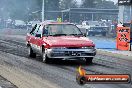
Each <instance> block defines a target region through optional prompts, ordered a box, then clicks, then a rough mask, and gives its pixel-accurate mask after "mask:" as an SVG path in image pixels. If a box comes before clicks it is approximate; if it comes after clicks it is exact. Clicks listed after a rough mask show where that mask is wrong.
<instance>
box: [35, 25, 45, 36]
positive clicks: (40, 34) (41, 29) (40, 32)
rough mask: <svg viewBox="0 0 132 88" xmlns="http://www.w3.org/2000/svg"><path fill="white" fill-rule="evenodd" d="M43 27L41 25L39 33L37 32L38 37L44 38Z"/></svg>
mask: <svg viewBox="0 0 132 88" xmlns="http://www.w3.org/2000/svg"><path fill="white" fill-rule="evenodd" d="M42 32H43V27H42V26H41V25H39V28H38V31H37V32H36V37H42Z"/></svg>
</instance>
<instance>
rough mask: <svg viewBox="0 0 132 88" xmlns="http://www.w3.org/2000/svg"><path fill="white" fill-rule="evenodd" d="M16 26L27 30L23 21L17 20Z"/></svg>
mask: <svg viewBox="0 0 132 88" xmlns="http://www.w3.org/2000/svg"><path fill="white" fill-rule="evenodd" d="M14 25H15V28H22V29H23V28H26V23H25V22H24V21H22V20H15V22H14Z"/></svg>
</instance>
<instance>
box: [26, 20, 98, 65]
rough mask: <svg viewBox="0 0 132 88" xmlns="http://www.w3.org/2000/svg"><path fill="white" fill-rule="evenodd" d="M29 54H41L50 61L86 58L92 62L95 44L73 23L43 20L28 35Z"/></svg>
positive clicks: (47, 61) (43, 58)
mask: <svg viewBox="0 0 132 88" xmlns="http://www.w3.org/2000/svg"><path fill="white" fill-rule="evenodd" d="M26 42H27V47H28V51H29V52H28V54H29V56H30V57H35V56H36V54H40V55H41V57H42V61H43V62H46V63H49V62H52V61H53V60H58V59H61V60H62V59H64V60H66V59H85V60H86V63H87V64H88V63H92V60H93V57H94V56H95V55H96V49H95V44H94V43H93V41H92V40H90V39H88V38H87V37H85V36H84V35H83V34H82V32H81V31H80V29H79V28H78V27H77V26H75V25H74V24H71V23H57V22H43V23H40V24H36V25H35V26H34V27H33V29H32V31H31V32H30V33H28V34H27V37H26Z"/></svg>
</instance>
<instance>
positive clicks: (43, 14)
mask: <svg viewBox="0 0 132 88" xmlns="http://www.w3.org/2000/svg"><path fill="white" fill-rule="evenodd" d="M44 4H45V0H43V3H42V22H43V21H44V20H45V13H44V12H45V11H44V10H45V8H44V7H45V6H44Z"/></svg>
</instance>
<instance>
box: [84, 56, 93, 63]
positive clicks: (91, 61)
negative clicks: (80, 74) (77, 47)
mask: <svg viewBox="0 0 132 88" xmlns="http://www.w3.org/2000/svg"><path fill="white" fill-rule="evenodd" d="M85 59H86V64H92V63H93V57H89V58H85Z"/></svg>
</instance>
